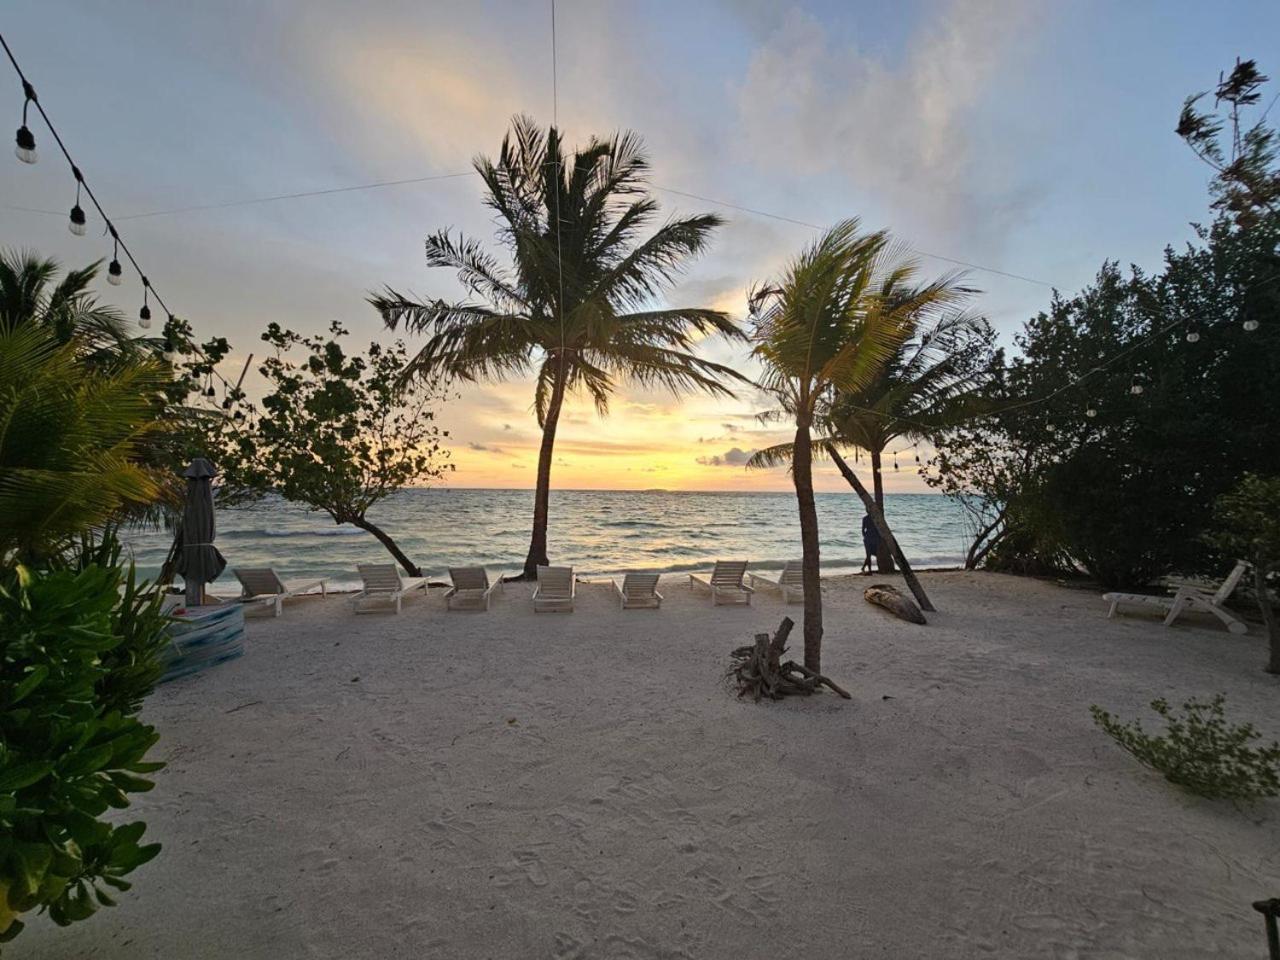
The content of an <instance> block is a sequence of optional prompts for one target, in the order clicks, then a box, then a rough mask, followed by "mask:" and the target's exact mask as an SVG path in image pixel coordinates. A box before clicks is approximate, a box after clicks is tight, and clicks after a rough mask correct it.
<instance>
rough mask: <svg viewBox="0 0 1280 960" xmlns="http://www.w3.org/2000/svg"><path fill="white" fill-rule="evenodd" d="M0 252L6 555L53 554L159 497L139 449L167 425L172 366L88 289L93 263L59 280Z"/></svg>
mask: <svg viewBox="0 0 1280 960" xmlns="http://www.w3.org/2000/svg"><path fill="white" fill-rule="evenodd" d="M58 269H59V268H58V265H57V263H56V262H54V261H52V260H43V259H40V258H38V257H36V256H34V255H33V254H30V253H6V254H4V255H3V256H0V518H2V519H0V557H2V558H5V559H12V558H20V559H32V558H38V557H40V556H42V555H47V554H49V553H53V552H57V551H58V549H59V548H60V547H61V546H63V545H64V544H66V543H67V542H69V541H70V540H72V539H74V538H76V537H78V536H80V535H81V534H82V533H83V532H84V531H86V530H90V529H95V528H99V527H101V526H102V525H104V524H106V523H108V522H109V521H111V520H112V519H115V518H118V517H119V516H120V515H121V513H122V512H123V511H126V510H129V509H135V508H143V507H145V506H146V505H148V504H150V503H152V502H153V501H154V500H155V499H156V497H157V496H158V494H159V486H158V484H157V481H156V477H155V475H154V473H153V472H152V471H151V470H149V469H148V468H147V467H146V465H145V464H144V462H143V459H144V458H143V453H144V451H145V450H146V448H147V447H148V444H149V443H150V442H151V440H152V438H154V437H155V436H156V434H157V432H158V431H160V430H161V429H162V427H163V403H162V401H161V398H160V391H161V390H162V389H163V388H164V387H165V385H166V384H167V383H168V382H169V372H168V369H167V367H166V366H165V365H164V364H163V363H161V362H160V361H158V360H156V359H154V358H152V357H151V356H150V355H149V352H148V341H139V340H135V339H133V338H131V337H130V336H129V335H128V332H127V329H126V327H125V324H124V321H123V318H122V317H121V316H120V314H118V313H117V312H116V311H114V310H112V309H110V308H107V307H103V306H101V305H99V304H98V303H97V301H96V300H95V299H94V297H93V295H92V293H91V292H90V290H89V284H90V282H91V281H92V280H93V278H94V276H95V274H96V270H97V264H95V265H93V266H90V267H87V268H85V269H84V270H73V271H69V272H68V273H67V274H65V275H64V276H63V277H62V278H61V280H58V279H57V275H58Z"/></svg>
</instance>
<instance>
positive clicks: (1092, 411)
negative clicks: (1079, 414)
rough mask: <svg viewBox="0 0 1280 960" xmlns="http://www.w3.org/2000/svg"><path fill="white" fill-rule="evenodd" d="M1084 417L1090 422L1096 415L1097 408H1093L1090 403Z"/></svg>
mask: <svg viewBox="0 0 1280 960" xmlns="http://www.w3.org/2000/svg"><path fill="white" fill-rule="evenodd" d="M1084 415H1085V416H1086V417H1088V418H1089V419H1090V420H1092V419H1093V418H1094V417H1096V416H1097V415H1098V408H1097V407H1096V406H1094V405H1093V404H1092V403H1090V404H1089V406H1088V408H1087V409H1086V410H1085V412H1084Z"/></svg>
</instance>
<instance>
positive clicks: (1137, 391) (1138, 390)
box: [1129, 383, 1143, 397]
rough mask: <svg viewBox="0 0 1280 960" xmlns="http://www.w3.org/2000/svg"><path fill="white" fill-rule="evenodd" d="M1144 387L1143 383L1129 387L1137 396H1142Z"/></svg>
mask: <svg viewBox="0 0 1280 960" xmlns="http://www.w3.org/2000/svg"><path fill="white" fill-rule="evenodd" d="M1142 389H1143V388H1142V384H1140V383H1135V384H1134V385H1133V386H1131V387H1130V388H1129V392H1130V393H1132V394H1133V395H1134V396H1135V397H1140V396H1142Z"/></svg>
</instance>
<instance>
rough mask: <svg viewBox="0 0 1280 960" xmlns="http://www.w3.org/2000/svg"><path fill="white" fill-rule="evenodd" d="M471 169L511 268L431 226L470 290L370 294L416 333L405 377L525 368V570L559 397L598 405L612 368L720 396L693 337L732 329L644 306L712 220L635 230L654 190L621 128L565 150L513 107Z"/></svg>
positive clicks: (529, 570) (542, 556)
mask: <svg viewBox="0 0 1280 960" xmlns="http://www.w3.org/2000/svg"><path fill="white" fill-rule="evenodd" d="M475 168H476V171H477V172H478V173H479V174H480V176H481V178H482V179H483V180H484V183H485V187H486V191H487V192H486V198H485V199H486V203H487V204H488V205H489V206H490V207H492V208H493V210H494V211H496V212H497V214H498V219H499V223H500V224H501V228H500V231H499V240H500V242H501V243H502V245H503V246H505V247H506V248H507V249H508V251H509V252H510V255H511V261H512V265H511V267H510V268H509V269H508V268H504V267H503V266H501V265H500V264H499V262H498V260H497V259H495V258H494V257H492V256H491V255H489V254H488V253H486V252H485V251H484V249H483V248H482V246H481V245H480V244H479V243H477V242H476V241H475V240H471V239H467V238H465V237H461V236H459V237H456V238H455V237H454V236H453V235H452V234H451V233H450V232H449V231H447V230H441V231H440V232H438V233H436V234H434V235H433V236H430V237H428V238H427V265H428V266H432V267H449V268H451V269H453V270H455V271H457V275H458V279H459V280H460V281H461V282H462V284H463V286H464V287H465V288H466V289H467V291H468V293H469V294H470V297H469V298H468V299H466V300H463V301H461V302H457V303H449V302H447V301H444V300H426V301H423V300H416V299H411V298H407V297H404V296H402V295H401V294H399V293H397V292H396V291H394V290H392V289H390V288H388V289H386V290H385V291H384V292H383V294H382V295H380V296H375V297H371V298H370V302H371V303H372V304H373V305H374V306H375V307H376V308H377V310H378V311H379V312H380V313H381V315H382V318H383V320H384V321H385V322H386V324H387V326H389V327H391V328H392V329H395V328H396V327H397V326H398V325H399V324H401V323H403V324H404V325H405V326H406V327H407V328H409V329H410V330H412V331H414V332H418V333H423V334H426V335H427V341H426V343H425V345H424V346H423V347H422V350H421V351H420V352H419V353H418V354H417V356H416V357H415V358H414V359H413V360H412V361H411V362H410V364H409V366H408V368H407V370H406V375H407V376H423V377H437V378H442V379H458V380H491V381H492V380H505V379H508V378H511V377H518V376H524V375H527V374H533V376H534V379H535V388H534V402H533V409H534V413H535V415H536V417H537V421H538V425H539V427H541V429H542V445H541V448H540V450H539V453H538V474H537V488H536V492H535V497H534V513H533V532H532V535H531V537H530V542H529V553H528V556H527V557H526V558H525V564H524V576H525V577H527V578H532V577H534V576H536V570H537V567H538V566H539V565H545V564H546V563H547V562H548V556H547V518H548V507H549V499H550V489H551V464H552V458H553V452H554V446H555V438H556V427H557V425H558V423H559V419H560V411H561V408H562V406H563V403H564V400H565V397H566V396H568V395H570V394H571V393H575V392H582V393H585V394H586V395H587V396H589V397H590V398H591V399H592V400H593V401H594V402H595V406H596V409H597V411H598V412H600V413H601V414H604V413H605V412H607V410H608V405H609V397H610V395H611V394H612V393H613V391H614V389H615V388H616V387H617V385H618V383H619V382H621V381H624V380H629V381H632V382H635V383H638V384H641V385H643V386H659V387H664V388H666V389H668V390H670V391H671V392H672V393H675V394H677V395H679V394H683V393H687V392H690V391H697V390H700V391H704V392H707V393H710V394H713V395H722V396H729V395H731V391H730V390H729V388H728V387H727V386H726V385H725V381H731V380H734V379H738V380H741V379H742V378H741V376H740V375H739V374H738V373H736V372H735V371H734V370H732V369H730V368H729V367H726V366H724V365H722V364H718V363H713V362H711V361H710V360H706V359H704V358H702V357H699V356H698V355H697V354H696V353H694V347H695V344H696V343H697V341H698V340H699V339H701V338H702V337H705V336H708V335H714V334H724V335H725V336H729V337H741V336H742V333H741V331H740V330H739V328H738V326H737V325H736V324H735V323H734V322H733V321H732V320H730V319H729V317H728V316H727V315H726V314H724V313H721V312H720V311H717V310H708V309H703V308H698V307H676V308H663V307H661V306H659V305H658V303H657V300H658V297H659V295H660V294H661V293H662V292H663V291H664V290H666V289H668V288H669V286H670V284H671V283H672V282H673V281H674V280H675V279H676V277H677V276H678V275H679V273H680V271H681V268H682V267H683V265H684V264H685V263H686V262H687V261H688V260H689V258H691V257H693V256H695V255H697V254H698V253H700V252H701V251H702V250H703V249H705V247H706V245H707V241H708V239H709V237H710V235H711V233H712V231H713V230H714V229H715V228H716V227H717V226H719V225H720V223H721V220H720V218H719V217H717V216H714V215H711V214H705V215H701V216H694V217H686V218H682V219H676V220H668V221H667V222H666V223H665V224H663V225H662V226H660V227H658V229H657V230H655V231H654V232H653V233H651V234H650V235H649V236H648V237H647V238H643V239H642V236H641V235H642V233H643V232H644V231H645V230H646V228H647V227H648V226H649V225H650V224H651V223H652V221H653V219H654V217H655V215H656V213H657V202H656V200H654V199H653V197H652V196H650V195H649V194H648V192H647V189H646V187H647V175H648V161H647V159H646V157H645V154H644V150H643V147H642V145H641V143H640V140H639V139H638V138H637V137H636V136H635V135H634V134H631V133H622V134H617V135H614V136H613V137H611V138H609V139H607V140H600V139H595V138H593V139H592V140H591V141H590V142H589V143H588V144H587V145H586V146H585V147H583V148H582V149H579V150H577V151H576V152H574V154H573V156H572V157H566V156H565V155H564V152H563V148H562V143H561V135H560V131H559V130H557V129H556V128H555V127H551V128H550V129H549V130H547V131H546V132H545V133H544V132H543V131H542V130H540V129H539V128H537V127H536V126H535V125H534V123H533V121H532V120H530V119H528V118H526V117H517V118H516V119H515V121H514V123H513V129H512V131H511V133H510V134H508V135H507V136H506V137H504V138H503V141H502V147H501V150H500V152H499V154H498V160H497V162H496V163H494V162H491V161H490V160H488V159H486V158H485V157H479V158H477V159H476V161H475Z"/></svg>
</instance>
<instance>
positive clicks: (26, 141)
mask: <svg viewBox="0 0 1280 960" xmlns="http://www.w3.org/2000/svg"><path fill="white" fill-rule="evenodd" d="M22 93H23V100H22V126H20V127H19V128H18V135H17V136H16V137H15V138H14V140H15V141H16V142H17V146H16V147H14V148H13V155H14V156H15V157H17V158H18V159H19V160H21V161H22V162H23V163H35V162H36V138H35V135H34V134H33V133H32V132H31V130H30V129H29V128H28V127H27V107H29V106H31V101H32V100H34V99H35V98H36V92H35V90H33V89H32V88H31V84H29V83H27V81H25V80H23V81H22Z"/></svg>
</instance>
